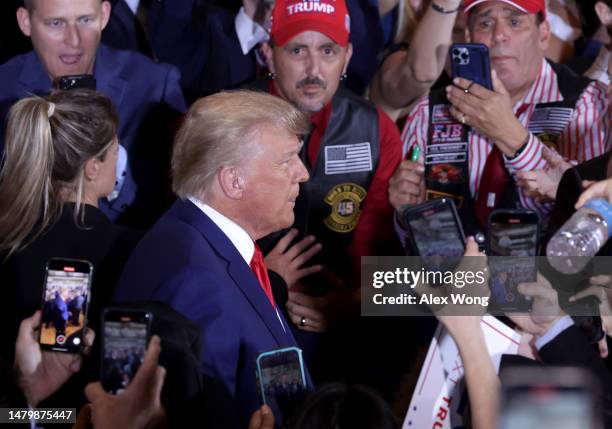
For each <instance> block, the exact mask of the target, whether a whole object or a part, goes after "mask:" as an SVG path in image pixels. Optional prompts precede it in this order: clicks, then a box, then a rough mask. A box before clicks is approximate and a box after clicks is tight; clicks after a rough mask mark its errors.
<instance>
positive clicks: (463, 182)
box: [425, 62, 591, 235]
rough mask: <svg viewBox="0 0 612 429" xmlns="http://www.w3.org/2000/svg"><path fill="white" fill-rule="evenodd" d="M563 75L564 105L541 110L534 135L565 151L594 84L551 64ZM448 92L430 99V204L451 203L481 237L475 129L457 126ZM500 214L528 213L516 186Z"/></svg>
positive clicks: (534, 123) (534, 117) (535, 115)
mask: <svg viewBox="0 0 612 429" xmlns="http://www.w3.org/2000/svg"><path fill="white" fill-rule="evenodd" d="M549 64H550V65H551V67H552V68H553V71H554V72H555V73H556V75H557V82H558V86H559V90H560V92H561V95H562V96H563V101H559V102H553V103H540V104H537V105H536V107H535V109H534V111H533V114H532V116H531V118H530V120H529V125H528V129H529V132H531V133H532V134H533V135H535V136H536V137H538V138H539V139H540V140H541V141H542V142H543V143H544V144H546V145H547V146H550V147H552V148H554V149H555V150H557V151H558V150H559V147H558V140H559V137H560V135H561V133H562V132H563V131H564V130H565V129H567V126H568V124H569V122H570V120H571V118H572V114H573V112H574V108H575V107H576V103H577V102H578V99H579V98H580V95H581V94H582V92H583V91H584V89H585V88H586V87H587V86H588V85H589V83H591V79H588V78H586V77H583V76H579V75H577V74H575V73H574V72H573V71H572V70H571V69H569V68H568V67H567V66H564V65H561V64H555V63H553V62H549ZM449 107H450V104H449V102H448V100H447V99H446V91H445V89H440V90H437V91H432V92H431V93H430V95H429V129H428V140H427V146H426V151H425V183H426V187H427V193H426V199H427V200H431V199H434V198H440V197H447V198H452V199H453V200H454V201H455V204H456V205H457V208H458V211H459V217H460V218H461V221H462V223H463V227H464V230H465V232H466V234H468V235H473V234H476V233H477V232H479V231H480V226H479V225H478V221H477V220H476V216H475V213H474V200H473V198H472V197H471V193H470V189H469V177H470V173H469V153H468V139H469V133H470V131H471V129H470V127H469V126H467V125H463V124H461V123H460V122H457V121H456V120H455V119H454V118H453V117H452V116H451V115H450V114H449V113H448V108H449ZM499 208H512V209H517V208H522V207H521V205H520V201H519V198H518V191H517V189H516V185H515V183H514V182H512V183H511V185H510V186H509V187H508V189H507V190H506V192H505V193H504V196H503V197H502V200H501V203H500V206H499Z"/></svg>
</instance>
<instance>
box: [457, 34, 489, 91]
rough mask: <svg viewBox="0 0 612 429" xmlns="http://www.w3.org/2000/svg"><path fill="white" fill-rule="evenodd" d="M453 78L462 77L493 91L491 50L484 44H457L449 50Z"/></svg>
mask: <svg viewBox="0 0 612 429" xmlns="http://www.w3.org/2000/svg"><path fill="white" fill-rule="evenodd" d="M449 54H450V60H451V73H452V75H453V78H455V77H461V78H463V79H468V80H470V81H472V82H475V83H477V84H478V85H481V86H484V87H485V88H487V89H489V90H493V83H492V80H491V60H490V58H489V48H487V46H486V45H483V44H482V43H455V44H453V45H451V47H450V49H449Z"/></svg>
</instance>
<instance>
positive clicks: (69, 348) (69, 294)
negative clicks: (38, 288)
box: [39, 258, 93, 353]
mask: <svg viewBox="0 0 612 429" xmlns="http://www.w3.org/2000/svg"><path fill="white" fill-rule="evenodd" d="M92 277H93V266H92V265H91V263H90V262H88V261H84V260H76V259H60V258H52V259H50V260H49V261H48V262H47V266H46V273H45V286H44V288H43V297H42V302H43V303H42V318H41V322H42V323H41V328H40V338H39V342H40V346H41V348H42V349H43V350H53V351H58V352H68V353H79V352H80V351H81V349H82V347H83V335H84V332H85V327H86V325H87V307H88V304H89V299H90V291H91V280H92Z"/></svg>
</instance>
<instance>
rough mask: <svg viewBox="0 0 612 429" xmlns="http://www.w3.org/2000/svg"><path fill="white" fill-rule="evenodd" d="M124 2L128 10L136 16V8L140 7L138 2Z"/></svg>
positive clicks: (130, 0)
mask: <svg viewBox="0 0 612 429" xmlns="http://www.w3.org/2000/svg"><path fill="white" fill-rule="evenodd" d="M125 2H126V3H127V5H128V6H129V8H130V9H131V10H132V12H133V13H134V15H136V12H137V11H138V6H139V5H140V0H125Z"/></svg>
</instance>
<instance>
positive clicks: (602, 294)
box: [569, 275, 612, 359]
mask: <svg viewBox="0 0 612 429" xmlns="http://www.w3.org/2000/svg"><path fill="white" fill-rule="evenodd" d="M590 283H591V286H590V287H588V288H586V289H584V290H581V291H580V292H578V293H577V294H576V295H574V296H572V297H570V298H569V302H575V301H578V300H579V299H581V298H584V297H587V296H591V295H592V296H595V297H597V298H598V299H599V302H600V304H599V315H600V317H601V327H602V329H603V331H604V332H605V334H606V336H604V337H603V338H602V339H601V340H600V341H599V343H598V344H597V345H598V346H599V355H600V356H601V358H602V359H605V358H606V357H608V337H609V336H610V337H612V305H611V304H610V298H611V297H612V276H608V275H599V276H593V277H591V278H590Z"/></svg>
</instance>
